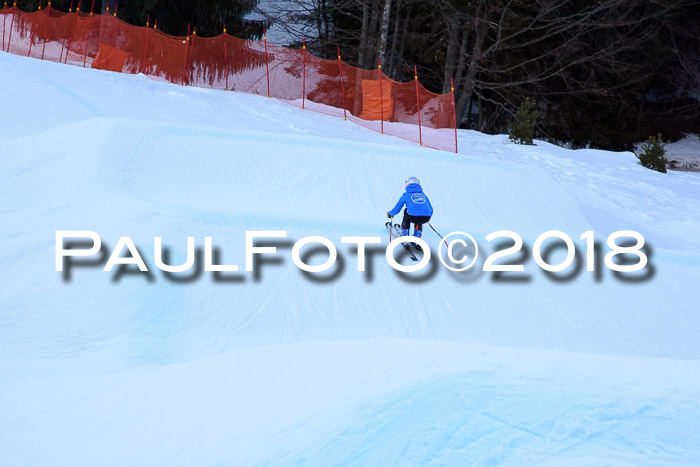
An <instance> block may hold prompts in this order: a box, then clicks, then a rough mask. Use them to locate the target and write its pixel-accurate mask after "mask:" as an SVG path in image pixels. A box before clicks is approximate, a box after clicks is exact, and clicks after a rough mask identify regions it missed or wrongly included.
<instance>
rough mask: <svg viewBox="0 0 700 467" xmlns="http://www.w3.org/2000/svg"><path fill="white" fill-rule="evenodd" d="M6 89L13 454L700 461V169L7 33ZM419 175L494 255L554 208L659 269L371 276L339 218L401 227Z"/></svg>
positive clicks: (52, 457) (63, 458) (530, 265)
mask: <svg viewBox="0 0 700 467" xmlns="http://www.w3.org/2000/svg"><path fill="white" fill-rule="evenodd" d="M0 86H1V87H2V89H3V91H4V92H3V93H2V95H0V108H2V110H3V120H2V125H0V174H2V180H3V183H2V184H0V226H1V227H0V241H1V242H2V245H3V248H2V252H1V253H0V281H1V282H2V289H0V309H1V310H2V314H0V383H1V384H0V401H2V402H0V404H2V405H1V406H0V413H2V417H0V452H2V453H3V464H5V463H6V464H7V465H46V464H64V465H125V464H141V465H154V464H165V465H216V464H231V465H257V464H268V465H279V464H282V465H289V464H307V465H339V464H343V465H344V464H355V465H385V464H390V463H391V464H403V465H416V464H431V463H432V464H438V465H444V464H452V465H523V464H540V465H586V466H589V465H679V464H683V465H693V464H694V465H700V442H699V441H700V384H699V383H700V342H699V339H698V336H700V305H698V304H700V287H699V286H698V285H699V283H700V174H697V173H691V172H670V173H668V174H659V173H656V172H653V171H650V170H647V169H644V168H642V167H641V166H639V165H638V164H637V160H636V158H635V156H634V155H633V154H631V153H610V152H604V151H595V150H581V151H570V150H565V149H562V148H558V147H556V146H553V145H549V144H546V143H542V142H538V143H537V146H532V147H523V146H517V145H514V144H511V143H510V142H509V141H508V138H507V136H488V135H483V134H480V133H476V132H471V131H461V132H460V134H459V146H460V152H461V154H459V155H455V154H452V153H447V152H440V151H435V150H430V149H425V148H420V147H418V146H416V145H415V144H412V143H409V142H406V141H403V140H400V139H397V138H392V137H388V136H383V135H380V134H378V133H375V132H372V131H369V130H366V129H364V128H361V127H359V126H357V125H354V124H352V123H350V122H346V121H344V120H343V119H342V118H337V117H332V116H328V115H322V114H319V113H316V112H312V111H308V110H307V111H301V110H299V109H297V108H295V107H293V106H290V105H287V104H284V103H280V102H277V101H275V100H273V99H268V98H265V97H259V96H252V95H244V94H237V93H225V92H220V91H213V90H203V89H194V88H183V87H179V86H175V85H172V84H169V83H163V82H156V81H153V80H150V79H148V78H146V77H144V76H131V75H121V74H115V73H110V72H105V71H100V70H90V69H82V68H77V67H71V66H65V65H60V64H55V63H47V62H41V61H37V60H32V59H27V58H23V57H17V56H12V55H7V54H4V53H0ZM409 175H417V176H419V177H420V178H421V180H422V182H423V186H424V188H425V190H426V193H427V194H428V195H429V196H430V199H431V201H432V204H433V205H434V206H435V207H436V212H435V215H434V217H433V222H432V223H433V225H434V226H435V227H436V228H437V229H438V230H440V231H441V233H443V234H444V233H447V232H451V231H456V230H463V231H466V232H469V233H471V234H472V235H474V236H475V237H476V238H477V240H478V241H479V243H480V247H481V248H482V250H483V252H484V255H486V254H489V253H491V252H492V251H493V246H492V245H490V244H489V243H488V242H486V240H485V239H484V237H485V236H486V235H488V234H489V233H491V232H494V231H497V230H503V229H508V230H513V231H515V232H517V233H519V234H520V235H522V237H523V238H524V241H525V244H526V245H528V246H529V247H530V249H531V247H532V245H533V242H534V241H535V239H536V238H537V237H538V235H540V234H541V233H543V232H545V231H548V230H552V229H555V230H561V231H563V232H566V233H567V234H569V235H570V236H571V237H572V238H573V239H574V241H576V244H577V246H578V247H579V252H578V255H579V257H580V258H583V255H584V254H585V244H584V243H583V242H582V241H580V240H579V236H580V234H581V233H583V232H585V231H587V230H593V231H595V232H596V238H597V239H599V240H601V241H603V242H604V240H605V238H606V237H607V236H608V235H609V234H611V233H612V232H614V231H616V230H623V229H631V230H636V231H639V232H640V233H642V234H643V235H644V237H645V238H646V240H647V242H648V244H649V246H650V250H649V252H650V253H651V256H650V263H651V264H650V266H649V267H648V268H647V269H646V272H647V273H648V277H647V278H646V279H645V280H639V281H634V282H631V281H629V280H623V279H624V278H623V279H621V278H620V277H617V276H615V275H614V274H612V273H611V272H610V271H609V270H606V269H605V268H601V266H602V264H598V270H599V273H593V272H586V271H585V267H584V268H583V270H582V271H580V272H579V273H578V274H577V275H574V274H572V275H571V276H572V277H571V278H569V279H568V280H556V279H555V278H551V277H549V276H547V275H546V274H544V273H543V272H542V271H541V270H539V269H538V268H537V267H536V266H535V264H534V261H533V260H532V257H531V254H530V255H529V256H526V257H523V258H520V257H518V259H522V260H523V261H524V262H525V272H524V273H518V274H508V275H506V276H504V277H503V278H499V277H497V276H494V274H493V273H480V272H476V271H472V272H468V273H461V274H456V273H449V272H448V271H447V270H445V269H444V268H442V267H437V268H436V270H435V272H434V274H432V275H430V276H429V277H427V278H424V279H423V280H420V281H415V280H411V279H410V278H408V279H407V278H406V277H403V276H401V275H399V274H397V273H396V272H395V271H393V270H392V269H391V268H390V267H389V266H388V265H387V264H386V261H384V259H383V253H382V252H380V253H379V254H376V255H375V256H374V259H373V260H372V261H371V265H372V266H371V272H370V273H360V272H357V271H356V270H355V269H356V256H355V254H354V253H353V252H352V251H351V250H350V249H349V248H345V247H344V246H343V245H342V244H341V243H340V237H341V236H382V238H383V241H384V243H385V244H386V243H388V235H387V234H386V230H385V229H384V227H383V223H384V221H385V218H384V213H385V212H386V211H387V210H389V209H390V208H391V207H393V205H394V203H395V202H396V200H397V199H398V197H399V196H400V194H401V192H402V190H403V180H404V179H405V178H406V177H407V176H409ZM57 230H92V231H95V232H98V233H99V234H100V236H101V238H102V240H103V242H104V244H105V246H106V247H107V248H108V249H109V251H108V253H111V249H113V248H114V247H115V246H116V244H117V241H118V240H119V238H120V237H121V236H130V237H132V238H133V240H134V242H135V244H136V246H137V247H138V248H139V250H140V251H141V253H142V255H143V257H144V259H145V261H146V263H147V264H148V265H149V266H153V265H154V251H153V250H154V245H153V238H154V237H156V236H161V237H163V243H164V245H166V246H168V247H170V249H171V250H172V258H171V262H172V263H173V264H177V263H179V262H183V261H184V259H185V245H186V237H188V236H194V237H195V238H196V242H197V246H198V247H202V246H203V238H204V237H205V236H211V237H213V239H214V240H213V241H214V244H215V246H217V247H219V248H220V249H221V256H222V257H221V261H222V262H225V263H233V264H238V265H240V266H241V272H240V273H239V274H237V275H235V274H234V275H232V274H229V275H227V276H226V279H227V280H216V277H213V275H212V274H211V273H207V272H202V273H201V274H199V275H194V276H192V277H190V278H189V280H182V278H180V279H179V280H178V277H169V276H166V275H164V274H163V273H162V272H160V271H158V270H156V269H155V268H152V269H153V271H152V273H151V274H150V275H146V274H144V273H138V272H134V271H133V268H132V269H131V270H129V271H128V272H127V273H124V274H120V273H116V272H114V271H113V272H111V273H108V272H102V266H103V265H104V262H102V263H101V264H94V265H92V266H91V267H90V266H85V265H83V266H81V267H79V268H74V269H73V270H72V271H71V274H70V277H69V278H68V277H66V276H65V275H62V274H61V273H59V272H56V271H55V232H56V231H57ZM247 230H286V231H287V234H288V237H289V240H291V241H296V240H298V239H300V238H302V237H304V236H306V235H322V236H325V237H327V238H329V239H331V240H333V241H334V243H335V244H336V245H338V249H339V253H340V255H341V257H342V258H343V261H344V269H343V270H342V271H341V272H340V273H339V274H338V275H337V277H335V278H332V279H331V280H327V281H319V280H312V279H309V278H308V277H307V276H305V275H304V274H302V273H301V272H300V271H299V270H298V269H297V268H296V267H295V266H294V264H293V263H292V260H291V245H289V244H282V245H281V246H280V248H279V254H278V259H279V261H276V262H267V263H265V264H263V265H259V267H260V268H261V269H260V271H261V273H260V275H259V276H256V275H254V274H253V273H246V272H244V271H243V265H244V245H245V231H247ZM425 239H426V241H428V242H429V243H430V245H431V246H433V247H434V248H435V249H436V248H437V246H438V244H439V242H440V239H439V238H438V237H437V236H436V235H434V234H433V233H432V231H430V230H427V231H426V233H425ZM559 253H561V251H560V252H559ZM558 256H559V255H558V254H554V255H552V258H551V262H552V263H555V262H557V258H558ZM322 257H323V255H318V257H316V256H315V257H314V258H316V261H317V262H321V261H322V260H323V258H322ZM319 258H321V259H319ZM528 258H529V259H528ZM273 261H274V260H273ZM434 263H435V264H436V265H437V264H438V263H437V262H434ZM584 263H585V260H584ZM481 264H483V258H482V262H481ZM568 272H569V271H568V270H567V271H565V272H564V273H560V276H561V274H563V275H567V274H568ZM184 275H185V276H187V275H188V273H184ZM419 275H424V274H422V273H420V274H419ZM411 277H413V276H411ZM502 279H509V280H502ZM642 279H644V278H642Z"/></svg>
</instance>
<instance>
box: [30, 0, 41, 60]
mask: <svg viewBox="0 0 700 467" xmlns="http://www.w3.org/2000/svg"><path fill="white" fill-rule="evenodd" d="M38 11H41V2H39V10H38ZM32 45H34V27H32V28H31V30H30V31H29V51H27V57H29V55H30V54H31V53H32Z"/></svg>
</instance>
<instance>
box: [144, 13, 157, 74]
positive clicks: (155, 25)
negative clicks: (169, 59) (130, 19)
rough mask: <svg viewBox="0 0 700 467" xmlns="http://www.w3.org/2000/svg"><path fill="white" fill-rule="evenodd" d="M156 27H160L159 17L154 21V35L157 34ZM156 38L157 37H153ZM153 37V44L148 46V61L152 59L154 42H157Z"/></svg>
mask: <svg viewBox="0 0 700 467" xmlns="http://www.w3.org/2000/svg"><path fill="white" fill-rule="evenodd" d="M156 29H158V18H156V20H155V21H154V22H153V35H154V36H155V35H156ZM153 39H155V37H154V38H153ZM153 39H151V46H150V47H149V48H148V54H147V56H146V63H148V62H150V61H151V52H152V51H153V43H154V42H155V41H154V40H153Z"/></svg>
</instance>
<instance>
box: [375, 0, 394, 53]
mask: <svg viewBox="0 0 700 467" xmlns="http://www.w3.org/2000/svg"><path fill="white" fill-rule="evenodd" d="M390 20H391V0H384V12H383V13H382V24H381V30H380V34H379V43H378V44H377V54H378V56H379V59H380V60H381V61H382V63H384V62H385V61H386V44H387V42H388V40H389V22H390Z"/></svg>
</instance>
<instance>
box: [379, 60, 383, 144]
mask: <svg viewBox="0 0 700 467" xmlns="http://www.w3.org/2000/svg"><path fill="white" fill-rule="evenodd" d="M377 74H378V75H379V109H380V112H381V113H380V115H381V122H382V123H381V125H382V134H384V92H383V91H382V57H379V69H378V70H377Z"/></svg>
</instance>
